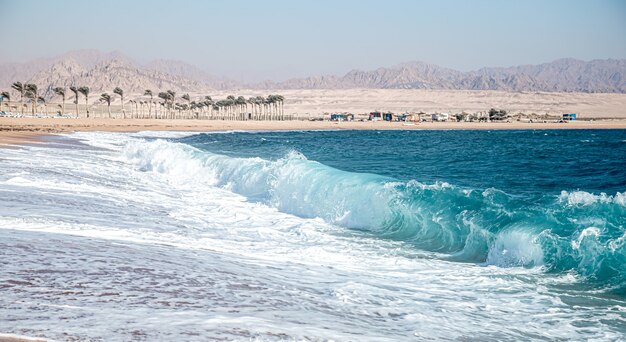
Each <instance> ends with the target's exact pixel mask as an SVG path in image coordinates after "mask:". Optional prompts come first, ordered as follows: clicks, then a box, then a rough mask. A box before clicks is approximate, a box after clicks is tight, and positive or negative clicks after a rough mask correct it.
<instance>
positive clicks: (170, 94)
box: [166, 90, 176, 119]
mask: <svg viewBox="0 0 626 342" xmlns="http://www.w3.org/2000/svg"><path fill="white" fill-rule="evenodd" d="M167 94H168V99H169V101H170V114H171V115H172V119H174V118H175V117H174V115H175V114H174V113H173V112H172V109H173V108H174V101H175V100H176V92H175V91H172V90H168V91H167ZM166 102H167V101H166Z"/></svg>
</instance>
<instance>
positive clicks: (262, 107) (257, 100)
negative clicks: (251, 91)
mask: <svg viewBox="0 0 626 342" xmlns="http://www.w3.org/2000/svg"><path fill="white" fill-rule="evenodd" d="M255 103H256V105H257V106H259V111H260V116H261V117H262V118H263V120H267V115H266V114H267V113H266V112H265V98H264V97H263V96H257V97H255Z"/></svg>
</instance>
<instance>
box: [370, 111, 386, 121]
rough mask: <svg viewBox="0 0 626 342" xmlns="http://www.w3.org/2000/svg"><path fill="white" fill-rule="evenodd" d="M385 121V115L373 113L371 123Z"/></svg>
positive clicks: (377, 112)
mask: <svg viewBox="0 0 626 342" xmlns="http://www.w3.org/2000/svg"><path fill="white" fill-rule="evenodd" d="M382 119H383V113H381V112H379V111H375V112H371V113H370V116H369V120H370V121H379V120H382Z"/></svg>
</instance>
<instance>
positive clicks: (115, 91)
mask: <svg viewBox="0 0 626 342" xmlns="http://www.w3.org/2000/svg"><path fill="white" fill-rule="evenodd" d="M113 93H114V94H117V95H119V96H120V97H121V98H122V117H123V118H124V119H126V111H125V110H124V91H123V90H122V88H120V87H115V89H113Z"/></svg>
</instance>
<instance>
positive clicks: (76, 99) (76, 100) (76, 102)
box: [70, 86, 78, 119]
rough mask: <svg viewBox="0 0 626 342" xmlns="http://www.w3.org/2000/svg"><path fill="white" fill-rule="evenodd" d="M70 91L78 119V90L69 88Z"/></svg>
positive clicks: (72, 87) (73, 87)
mask: <svg viewBox="0 0 626 342" xmlns="http://www.w3.org/2000/svg"><path fill="white" fill-rule="evenodd" d="M70 90H71V91H72V92H73V93H74V103H75V104H76V118H77V119H78V88H76V87H75V86H71V87H70Z"/></svg>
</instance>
